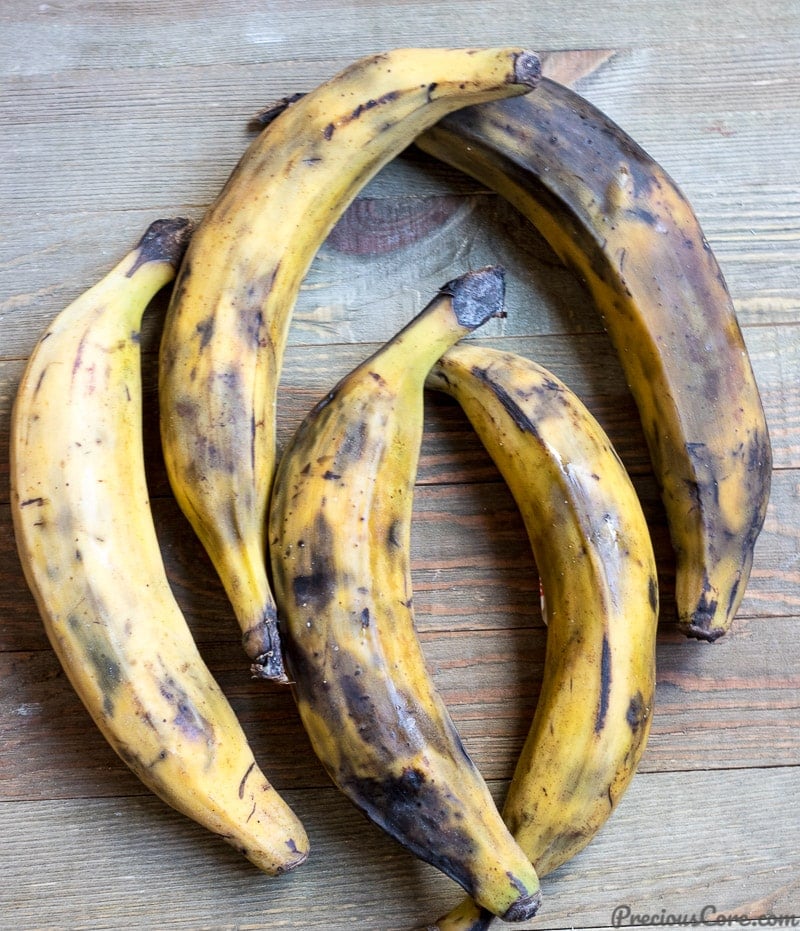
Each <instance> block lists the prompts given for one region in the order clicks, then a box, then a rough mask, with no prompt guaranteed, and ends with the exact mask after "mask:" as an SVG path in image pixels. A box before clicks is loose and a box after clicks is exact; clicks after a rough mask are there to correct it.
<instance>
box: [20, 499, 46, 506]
mask: <svg viewBox="0 0 800 931" xmlns="http://www.w3.org/2000/svg"><path fill="white" fill-rule="evenodd" d="M32 504H35V505H36V506H37V507H41V505H43V504H44V498H26V500H25V501H20V503H19V506H20V507H21V508H27V507H30V506H31V505H32Z"/></svg>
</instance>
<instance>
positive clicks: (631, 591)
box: [427, 344, 658, 931]
mask: <svg viewBox="0 0 800 931" xmlns="http://www.w3.org/2000/svg"><path fill="white" fill-rule="evenodd" d="M427 384H428V385H429V386H430V387H433V388H436V389H438V390H441V391H444V392H446V393H447V394H449V395H451V396H452V397H454V398H455V399H456V400H457V401H458V402H459V403H460V404H461V406H462V407H463V409H464V411H465V412H466V414H467V416H468V418H469V420H470V421H471V423H472V424H473V426H474V427H475V430H476V432H477V433H478V435H479V437H480V438H481V440H482V441H483V443H484V445H485V446H486V448H487V450H488V451H489V453H490V455H491V456H492V458H493V459H494V461H495V463H496V465H497V467H498V469H499V470H500V472H501V474H502V476H503V477H504V478H505V480H506V481H507V483H508V486H509V488H510V490H511V492H512V494H513V496H514V498H515V500H516V501H517V503H518V505H519V508H520V512H521V514H522V517H523V519H524V522H525V527H526V529H527V532H528V536H529V538H530V541H531V545H532V548H533V554H534V559H535V562H536V566H537V568H538V571H539V576H540V582H541V591H542V604H543V611H544V615H545V619H546V620H547V625H548V627H547V652H546V656H545V667H544V678H543V681H542V685H541V691H540V695H539V700H538V704H537V707H536V713H535V715H534V718H533V722H532V724H531V727H530V731H529V733H528V738H527V740H526V742H525V746H524V748H523V750H522V754H521V756H520V759H519V762H518V764H517V767H516V770H515V773H514V777H513V779H512V782H511V785H510V787H509V790H508V794H507V797H506V801H505V806H504V809H503V817H504V819H505V821H506V824H507V825H508V826H509V828H510V829H511V831H512V833H513V835H514V837H515V839H516V840H517V842H518V843H519V845H520V846H521V847H522V849H523V850H524V851H525V853H526V854H527V855H528V856H529V857H530V858H531V861H532V862H533V864H534V866H535V867H536V871H537V873H538V875H539V876H540V877H542V876H544V875H545V874H547V873H550V872H551V871H552V870H554V869H555V868H556V867H557V866H560V865H561V864H562V863H564V862H566V861H567V860H568V859H570V858H571V857H572V856H574V855H575V854H576V853H577V852H578V851H579V850H581V849H583V847H585V846H586V844H588V843H589V841H590V840H591V839H592V837H593V836H594V835H595V834H596V832H597V831H598V830H599V829H600V828H601V827H602V825H603V824H604V823H605V822H606V820H607V819H608V817H609V816H610V815H611V813H612V811H613V810H614V808H615V807H616V805H617V803H618V802H619V800H620V798H621V797H622V795H623V793H624V792H625V790H626V788H627V786H628V784H629V782H630V780H631V777H632V776H633V774H634V772H635V771H636V767H637V766H638V763H639V759H640V757H641V754H642V752H643V751H644V748H645V745H646V742H647V736H648V733H649V730H650V722H651V717H652V709H653V694H654V689H655V646H656V628H657V620H658V587H657V581H656V566H655V557H654V555H653V548H652V545H651V542H650V536H649V532H648V528H647V524H646V522H645V518H644V515H643V513H642V509H641V506H640V504H639V499H638V497H637V495H636V492H635V490H634V488H633V485H632V484H631V481H630V478H629V477H628V473H627V472H626V471H625V468H624V466H623V465H622V463H621V462H620V460H619V458H618V457H617V455H616V453H615V452H614V450H613V448H612V446H611V443H610V442H609V439H608V437H607V436H606V435H605V433H604V432H603V430H602V429H601V427H600V425H599V424H598V423H597V421H596V420H595V419H594V417H593V416H592V415H591V414H590V413H589V411H588V410H587V409H586V408H585V407H584V405H583V404H582V403H581V402H580V401H579V400H578V398H577V397H576V396H575V395H574V394H573V393H572V392H571V391H570V390H569V389H568V388H567V387H566V386H565V385H564V384H563V383H562V382H560V381H559V380H558V379H557V378H555V376H553V375H552V374H550V373H549V372H548V371H546V370H545V369H543V368H542V367H541V366H539V365H537V364H536V363H534V362H531V361H529V360H527V359H524V358H522V357H521V356H518V355H516V354H514V353H509V352H501V351H499V350H493V349H487V348H484V347H479V346H475V345H466V344H462V345H457V346H454V347H453V348H452V349H451V350H449V351H448V352H447V353H445V355H444V356H443V357H442V359H441V360H440V361H439V362H438V363H437V365H436V366H434V368H433V370H432V372H431V374H430V376H429V378H428V382H427ZM491 920H492V916H491V915H490V914H489V913H487V912H486V911H485V910H481V909H480V908H479V907H478V905H476V904H475V902H474V901H472V900H470V899H466V900H465V901H464V902H462V903H461V905H459V906H457V907H456V908H455V909H454V910H453V911H452V912H450V913H449V914H448V915H446V916H445V917H444V918H441V919H439V922H438V923H437V924H436V925H435V926H432V927H431V928H429V929H428V931H433V928H436V929H438V931H484V929H486V928H488V927H489V925H490V923H491Z"/></svg>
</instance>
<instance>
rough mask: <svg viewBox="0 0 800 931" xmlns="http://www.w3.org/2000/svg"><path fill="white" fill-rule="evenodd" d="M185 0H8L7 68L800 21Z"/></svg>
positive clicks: (665, 36) (320, 53) (641, 6)
mask: <svg viewBox="0 0 800 931" xmlns="http://www.w3.org/2000/svg"><path fill="white" fill-rule="evenodd" d="M180 10H181V16H180V20H179V22H180V27H181V28H180V29H175V28H174V26H175V21H176V17H175V14H174V12H173V8H172V6H171V5H170V4H168V3H163V2H156V3H152V2H150V3H146V4H140V5H139V7H138V15H133V13H132V11H130V8H129V7H128V6H127V5H126V4H124V3H122V4H119V3H114V4H108V3H101V4H96V3H94V4H77V3H67V4H64V3H60V4H55V3H52V4H51V3H45V4H37V5H33V4H28V3H26V2H25V0H6V3H4V5H3V8H2V14H1V15H2V19H0V22H2V23H3V25H4V29H3V31H2V33H0V35H2V36H3V40H2V44H0V51H1V52H2V55H1V56H0V61H4V62H5V63H6V64H5V72H6V73H11V74H23V75H32V74H39V73H45V74H47V73H52V72H53V71H61V72H67V71H70V70H72V69H78V68H81V69H83V68H86V69H92V70H94V69H98V68H102V69H105V68H119V67H122V66H124V67H126V68H132V69H133V68H136V69H141V68H155V67H159V68H164V67H169V66H171V65H176V64H177V65H193V66H201V67H203V68H210V67H213V66H215V65H219V64H220V63H225V64H229V63H239V62H243V63H250V62H259V61H264V60H267V61H271V62H275V63H293V62H295V61H296V60H300V61H303V62H306V63H308V64H313V63H314V62H316V61H319V60H323V61H324V60H336V59H350V58H353V57H357V56H359V55H366V54H371V53H372V52H374V51H376V50H381V49H384V48H391V47H396V46H402V45H420V44H426V45H429V46H435V45H444V46H448V45H453V44H458V45H496V44H526V45H530V46H532V47H534V48H537V49H542V50H547V49H565V48H617V47H625V48H636V47H642V46H645V47H650V48H653V47H658V46H661V45H670V44H672V43H674V42H675V41H676V40H679V39H680V40H682V42H683V43H684V44H685V45H688V43H693V44H694V45H695V46H703V47H707V48H710V49H713V48H714V46H715V45H716V46H717V47H719V46H726V45H730V44H731V43H735V42H741V41H743V40H744V41H751V42H757V41H759V40H762V41H763V40H772V39H774V37H775V36H785V37H787V38H788V37H789V36H791V35H796V34H797V33H798V30H800V25H799V24H800V16H799V15H798V11H797V9H796V7H795V5H794V4H792V3H791V2H790V0H783V2H776V3H773V4H771V5H770V7H769V9H768V10H765V11H764V13H763V15H760V16H758V17H753V16H752V10H751V7H749V6H748V5H747V4H746V3H744V0H737V2H732V3H729V4H726V5H725V6H724V7H718V8H715V9H714V13H713V15H710V14H709V12H708V11H707V10H706V9H705V8H704V7H702V6H701V7H699V8H698V7H694V6H689V5H684V4H671V3H669V2H668V0H659V2H647V0H634V2H632V3H629V4H624V5H618V4H610V5H609V7H608V9H607V11H606V13H605V14H604V16H603V17H598V16H597V14H596V8H595V7H594V6H593V5H592V4H591V2H590V0H580V2H577V3H575V4H574V5H573V6H572V7H571V8H570V14H569V16H564V11H563V7H561V6H560V5H559V4H558V3H554V2H547V3H542V4H538V5H537V6H536V7H535V8H533V7H531V6H530V5H529V4H527V3H526V2H525V0H505V3H504V4H503V6H502V8H501V10H499V11H498V9H497V7H495V6H488V5H486V4H484V3H478V2H476V0H467V2H462V3H460V4H459V5H458V6H457V7H456V6H454V5H453V4H451V3H435V4H430V3H424V2H420V0H400V2H397V0H394V2H391V3H390V2H387V0H382V2H377V3H370V4H369V7H368V8H367V7H365V5H364V4H363V3H360V2H347V3H341V4H337V5H336V6H334V7H331V5H330V4H329V3H325V2H324V0H310V2H306V3H305V4H304V7H303V13H302V15H300V14H299V12H298V11H297V8H296V7H292V6H290V5H288V4H285V3H276V4H270V5H269V7H268V8H267V9H266V10H259V9H254V8H253V6H252V5H251V4H247V3H243V2H239V0H227V2H226V3H225V4H224V5H221V6H217V5H215V6H209V5H207V4H202V3H198V2H195V0H193V2H192V3H187V2H185V0H184V2H182V3H181V4H180ZM745 23H746V24H747V26H746V27H745V26H744V25H743V24H745ZM309 24H312V25H309ZM309 30H310V31H309ZM676 70H677V69H676ZM737 77H738V78H739V79H741V75H737Z"/></svg>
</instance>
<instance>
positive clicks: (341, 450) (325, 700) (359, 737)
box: [269, 269, 539, 921]
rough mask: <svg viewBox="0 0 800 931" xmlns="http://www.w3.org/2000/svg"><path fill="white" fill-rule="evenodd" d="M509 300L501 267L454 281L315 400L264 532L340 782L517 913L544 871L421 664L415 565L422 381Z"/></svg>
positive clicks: (380, 818) (404, 839)
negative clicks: (504, 813)
mask: <svg viewBox="0 0 800 931" xmlns="http://www.w3.org/2000/svg"><path fill="white" fill-rule="evenodd" d="M502 298H503V277H502V274H501V273H500V271H499V270H498V269H485V270H482V271H480V272H475V273H471V274H467V275H465V276H464V277H462V278H460V279H457V280H455V281H453V282H450V283H449V284H448V285H446V286H445V287H444V288H442V290H441V293H440V294H439V295H438V296H437V297H436V298H434V300H433V301H432V302H431V303H430V304H429V305H428V306H427V307H426V308H425V310H423V311H422V313H421V314H420V315H419V316H418V317H416V318H415V319H414V320H413V321H412V322H411V323H410V324H408V325H407V326H406V328H405V329H403V330H402V331H401V332H400V333H399V334H398V335H396V336H395V337H394V338H393V339H391V340H390V341H389V342H388V343H387V344H386V345H385V346H384V347H382V348H381V349H380V350H379V351H378V352H377V353H376V354H375V355H373V356H372V357H370V358H369V359H367V360H366V361H365V362H364V363H363V364H362V365H360V366H358V367H357V368H356V369H355V370H354V371H353V372H351V373H350V374H349V375H347V376H346V377H345V378H344V379H343V380H342V381H341V382H339V384H338V385H337V386H336V387H335V388H334V390H333V391H331V393H330V394H329V395H328V396H327V397H325V398H324V399H322V401H320V402H319V403H318V404H317V405H316V407H315V408H313V409H312V410H311V412H310V413H309V415H308V416H307V417H306V419H305V420H304V421H303V423H302V424H301V426H300V427H299V429H298V430H297V432H296V433H295V435H294V437H293V439H292V440H291V442H290V443H289V445H288V446H287V448H286V449H285V451H284V454H283V456H282V458H281V461H280V464H279V466H278V471H277V474H276V479H275V483H274V491H273V496H272V503H271V506H270V518H269V535H270V554H271V562H272V569H273V580H274V586H275V594H276V599H277V603H278V606H279V611H280V616H281V632H282V637H283V639H284V651H285V656H286V659H287V666H288V668H289V671H290V673H291V675H292V679H293V681H294V684H293V690H294V695H295V698H296V701H297V705H298V709H299V712H300V716H301V718H302V721H303V724H304V726H305V728H306V731H307V732H308V734H309V737H310V740H311V743H312V745H313V747H314V750H315V752H316V753H317V755H318V757H319V759H320V760H321V762H322V763H323V765H324V766H325V768H326V770H327V771H328V773H329V774H330V776H331V778H332V780H333V782H334V783H335V784H336V785H337V786H338V787H339V788H340V789H341V791H342V792H343V793H344V794H345V795H346V796H347V797H348V798H349V799H350V800H351V801H352V802H353V803H354V804H355V805H356V806H357V807H358V808H360V809H361V810H362V811H363V812H364V813H365V814H366V815H367V816H368V817H369V818H370V819H372V821H374V822H375V823H376V824H377V825H379V826H380V827H381V828H383V829H384V830H385V831H386V832H387V833H388V834H390V835H391V836H392V837H394V838H395V839H396V840H398V841H399V842H400V843H402V844H403V845H404V846H405V847H406V848H407V849H408V850H410V851H411V852H412V853H413V854H415V855H416V856H417V857H420V858H421V859H423V860H425V861H427V862H429V863H431V864H433V865H434V866H436V867H438V868H439V869H440V870H441V871H443V872H444V873H445V874H446V875H448V876H450V877H451V878H453V879H454V880H455V881H456V882H458V883H460V884H461V885H462V886H463V887H464V888H465V889H466V890H467V891H468V892H469V894H470V895H471V896H473V897H474V898H475V899H476V901H478V902H480V903H481V905H482V906H483V907H485V908H487V909H489V911H491V912H492V913H494V914H498V915H501V916H502V917H504V918H505V919H506V920H507V921H522V920H525V919H526V918H529V917H530V916H531V915H532V914H533V913H534V912H535V911H536V909H537V907H538V904H539V884H538V880H537V877H536V874H535V872H534V871H533V868H532V867H531V865H530V862H529V861H528V859H527V857H525V856H524V854H523V853H522V852H521V851H520V850H519V848H518V847H517V845H516V844H515V843H514V842H513V840H512V838H511V836H510V834H509V832H508V830H507V828H506V827H505V825H504V824H503V821H502V819H501V818H500V815H499V813H498V812H497V809H496V807H495V805H494V802H493V800H492V797H491V795H490V794H489V792H488V789H487V787H486V784H485V783H484V781H483V779H482V778H481V776H480V774H479V773H478V771H477V769H476V768H475V766H474V764H473V762H472V761H471V759H470V758H469V756H468V755H467V753H466V751H465V749H464V747H463V745H462V743H461V740H460V739H459V736H458V733H457V731H456V729H455V726H454V724H453V722H452V720H451V719H450V716H449V714H448V712H447V709H446V708H445V706H444V704H443V702H442V699H441V697H440V696H439V694H438V693H437V691H436V689H435V687H434V684H433V682H432V680H431V678H430V676H429V674H428V672H427V669H426V665H425V660H424V656H423V653H422V650H421V648H420V644H419V641H418V639H417V635H416V632H415V629H414V610H413V596H412V589H411V576H410V560H409V543H410V530H411V513H412V505H413V489H414V482H415V476H416V467H417V461H418V456H419V446H420V441H421V436H422V416H423V396H424V387H423V386H424V381H425V376H426V374H427V372H428V370H429V369H430V367H431V365H432V364H433V363H434V362H435V360H436V359H437V358H438V356H439V355H440V354H441V353H442V352H443V351H444V350H445V349H447V348H448V346H450V345H451V344H452V343H453V342H455V341H456V340H457V339H459V338H460V337H461V336H463V335H466V333H468V332H469V331H470V330H472V329H474V328H475V327H476V326H478V325H480V324H481V323H482V322H483V321H484V320H485V319H488V318H489V317H490V316H491V315H493V314H496V313H498V312H499V311H500V309H501V307H502Z"/></svg>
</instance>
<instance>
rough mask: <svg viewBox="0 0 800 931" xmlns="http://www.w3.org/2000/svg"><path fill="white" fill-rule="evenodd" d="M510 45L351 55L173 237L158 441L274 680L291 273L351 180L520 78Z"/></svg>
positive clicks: (258, 659)
mask: <svg viewBox="0 0 800 931" xmlns="http://www.w3.org/2000/svg"><path fill="white" fill-rule="evenodd" d="M538 76H539V62H538V59H537V58H536V57H535V56H534V55H533V54H531V53H529V52H524V51H522V50H521V49H398V50H395V51H391V52H386V53H384V54H380V55H374V56H371V57H369V58H365V59H362V60H360V61H357V62H355V63H354V64H352V65H351V66H350V67H348V68H346V69H345V70H344V71H342V72H341V73H340V74H338V75H336V76H335V77H333V78H331V79H330V80H329V81H328V82H327V83H325V84H323V85H321V86H320V87H318V88H317V89H316V90H314V91H312V92H311V93H308V94H306V95H304V96H302V97H300V98H299V99H298V98H294V102H292V103H291V105H288V103H287V105H286V106H284V107H278V108H277V109H278V111H279V112H278V114H277V115H275V113H274V112H272V113H271V114H270V116H269V118H268V125H267V126H266V128H265V129H264V130H263V131H262V132H261V134H260V135H259V136H258V137H257V138H256V139H255V140H254V142H253V143H252V144H251V146H250V147H249V148H248V150H247V152H246V153H245V154H244V156H243V158H242V160H241V161H240V162H239V164H238V165H237V167H236V169H235V170H234V172H233V174H232V175H231V177H230V179H229V180H228V182H227V184H226V185H225V188H224V190H223V191H222V192H221V194H220V196H219V197H218V198H217V200H216V201H215V203H214V204H212V206H211V207H210V209H209V210H208V212H207V214H206V216H205V217H204V219H203V221H202V222H201V223H200V225H199V228H198V230H197V232H196V233H195V235H194V236H193V237H192V243H191V245H190V247H189V250H188V253H187V255H186V258H185V261H184V263H183V266H182V268H181V270H180V273H179V275H178V280H177V282H176V286H175V289H174V292H173V298H172V301H171V304H170V307H169V311H168V314H167V320H166V324H165V329H164V335H163V340H162V349H161V368H160V372H161V374H160V385H159V392H160V400H161V411H162V420H161V424H162V445H163V448H164V455H165V459H166V464H167V470H168V473H169V477H170V482H171V484H172V487H173V490H174V492H175V495H176V497H177V499H178V502H179V504H180V506H181V508H182V510H183V512H184V514H186V516H187V517H188V519H189V521H190V522H191V523H192V525H193V527H194V529H195V531H196V532H197V534H198V536H199V537H200V539H201V540H202V542H203V545H204V546H205V548H206V550H207V551H208V553H209V555H210V556H211V559H212V561H213V562H214V565H215V567H216V569H217V571H218V573H219V575H220V578H221V579H222V582H223V584H224V586H225V589H226V591H227V594H228V596H229V598H230V600H231V603H232V605H233V609H234V613H235V615H236V618H237V620H238V622H239V626H240V627H241V630H242V637H243V645H244V648H245V651H246V653H247V655H248V656H249V657H250V659H251V660H252V669H253V673H254V674H255V675H257V676H261V677H263V678H268V679H274V680H276V681H285V674H284V670H283V664H282V660H281V654H280V642H279V638H278V634H277V622H276V615H275V605H274V600H273V597H272V593H271V591H270V587H269V582H268V578H267V573H266V546H265V540H264V527H265V524H266V508H267V500H268V497H269V490H270V485H271V482H272V477H273V472H274V467H275V398H276V389H277V385H278V381H279V378H280V369H281V363H282V358H283V352H284V345H285V341H286V332H287V328H288V325H289V320H290V316H291V312H292V310H293V307H294V304H295V299H296V296H297V292H298V289H299V287H300V284H301V282H302V280H303V277H304V275H305V273H306V271H307V269H308V267H309V265H310V263H311V260H312V259H313V257H314V255H315V254H316V251H317V249H318V248H319V246H320V245H321V244H322V242H323V240H324V239H325V237H326V236H327V234H328V232H329V231H330V230H331V228H332V227H333V225H334V223H335V222H336V220H337V219H338V218H339V216H340V215H341V214H342V213H343V211H344V209H345V208H346V207H347V205H348V204H349V203H350V201H351V200H352V199H353V198H354V197H355V195H356V194H357V193H358V191H359V190H360V189H361V188H362V187H363V186H364V185H365V184H366V183H367V181H368V180H369V179H370V178H371V177H372V176H373V175H374V174H375V173H376V172H377V171H378V170H379V169H380V168H381V167H382V166H383V165H384V164H385V163H386V162H387V161H389V160H390V159H391V158H392V157H393V156H394V155H396V154H397V153H398V152H399V151H400V150H401V149H403V148H405V147H406V146H407V145H408V144H409V143H411V141H412V140H413V138H414V136H415V135H416V134H417V133H419V132H421V131H422V130H423V129H425V128H426V127H427V126H429V125H431V124H432V123H433V122H434V121H435V120H437V119H438V118H439V117H441V116H443V115H444V114H445V113H447V112H448V111H450V110H452V109H454V108H456V107H459V106H464V105H465V104H468V103H477V102H480V101H484V100H490V99H494V98H497V97H502V96H509V95H512V94H522V93H525V92H527V91H529V90H530V89H531V87H532V86H534V85H535V83H536V81H537V79H538Z"/></svg>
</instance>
